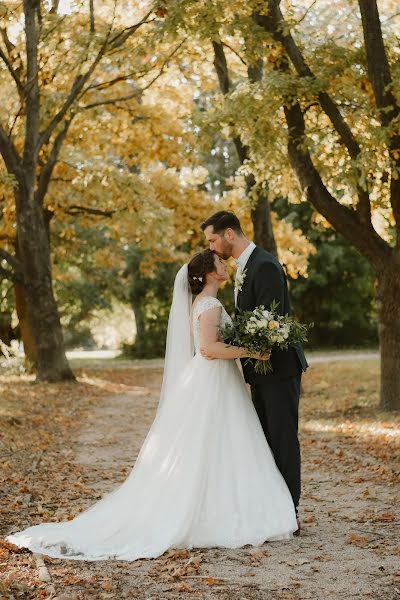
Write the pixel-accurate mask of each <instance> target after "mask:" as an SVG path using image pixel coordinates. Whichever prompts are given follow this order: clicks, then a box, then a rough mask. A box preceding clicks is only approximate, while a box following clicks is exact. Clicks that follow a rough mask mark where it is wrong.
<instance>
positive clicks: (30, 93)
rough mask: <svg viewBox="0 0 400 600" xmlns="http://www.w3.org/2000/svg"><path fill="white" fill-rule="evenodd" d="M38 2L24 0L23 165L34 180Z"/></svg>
mask: <svg viewBox="0 0 400 600" xmlns="http://www.w3.org/2000/svg"><path fill="white" fill-rule="evenodd" d="M37 9H38V3H37V2H36V1H35V0H24V15H25V38H26V42H25V43H26V82H27V83H26V90H25V106H26V124H25V144H24V152H23V158H22V162H23V167H24V171H25V177H26V178H27V179H28V180H29V181H32V182H33V181H34V178H35V172H36V164H37V156H38V145H37V141H38V135H39V81H38V60H37V46H38V40H37V33H36V13H37Z"/></svg>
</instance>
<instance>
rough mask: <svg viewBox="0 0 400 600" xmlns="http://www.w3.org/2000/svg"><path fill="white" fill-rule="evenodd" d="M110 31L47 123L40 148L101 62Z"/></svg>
mask: <svg viewBox="0 0 400 600" xmlns="http://www.w3.org/2000/svg"><path fill="white" fill-rule="evenodd" d="M110 33H111V30H110V29H109V31H108V33H107V35H106V37H105V38H104V40H103V43H102V45H101V47H100V49H99V51H98V53H97V55H96V57H95V58H94V59H93V62H92V64H91V65H90V67H89V68H88V69H87V71H86V73H83V74H82V73H80V74H79V75H77V77H76V78H75V80H74V82H73V84H72V86H71V89H70V92H69V94H68V96H67V99H66V100H65V102H64V104H63V106H62V107H61V109H60V110H59V111H58V113H56V114H55V115H54V117H53V118H52V119H51V121H50V123H49V124H48V125H47V127H46V129H45V130H44V131H42V132H41V133H40V135H39V141H38V149H40V148H41V147H42V146H43V145H44V144H47V143H48V141H49V139H50V137H51V135H52V133H53V131H54V129H55V128H56V127H57V125H58V124H59V123H60V122H61V121H62V120H63V118H64V117H65V115H66V114H67V112H68V110H69V109H70V108H71V106H72V104H73V103H74V102H75V100H76V99H77V97H78V95H79V94H80V92H81V91H82V89H83V87H84V85H85V83H86V82H87V81H88V79H89V77H90V76H91V75H92V73H93V72H94V71H95V69H96V67H97V65H98V64H99V62H100V61H101V59H102V58H103V56H104V54H105V51H106V48H107V44H108V41H109V36H110Z"/></svg>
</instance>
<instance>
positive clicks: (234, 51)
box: [221, 42, 247, 67]
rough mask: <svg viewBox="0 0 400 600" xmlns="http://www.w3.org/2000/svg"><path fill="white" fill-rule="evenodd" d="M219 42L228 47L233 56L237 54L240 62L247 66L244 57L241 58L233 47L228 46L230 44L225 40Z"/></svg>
mask: <svg viewBox="0 0 400 600" xmlns="http://www.w3.org/2000/svg"><path fill="white" fill-rule="evenodd" d="M221 44H222V45H223V46H225V48H228V50H230V51H231V52H233V54H234V55H235V56H237V57H238V59H239V60H240V62H242V63H243V64H244V66H245V67H247V62H246V61H245V60H244V58H242V57H241V56H240V54H239V52H237V51H236V50H235V48H232V46H230V45H229V44H227V43H226V42H221Z"/></svg>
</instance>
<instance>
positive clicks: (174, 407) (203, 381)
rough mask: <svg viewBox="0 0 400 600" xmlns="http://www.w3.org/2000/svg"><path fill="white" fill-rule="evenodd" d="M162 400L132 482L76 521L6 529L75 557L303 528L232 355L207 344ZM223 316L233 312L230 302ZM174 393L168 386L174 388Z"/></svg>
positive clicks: (230, 541)
mask: <svg viewBox="0 0 400 600" xmlns="http://www.w3.org/2000/svg"><path fill="white" fill-rule="evenodd" d="M217 305H218V306H221V304H220V303H219V301H218V300H217V299H215V298H211V297H207V298H204V299H202V300H199V301H198V304H197V306H196V308H195V311H194V315H193V321H194V325H193V327H194V339H195V346H196V350H197V352H196V354H195V356H194V357H193V358H192V359H191V360H190V361H189V363H188V364H187V365H186V367H185V368H184V370H183V371H182V372H181V374H180V377H179V378H178V379H177V380H176V381H175V382H174V385H173V386H172V389H173V393H174V396H173V401H172V402H170V401H169V399H168V398H166V399H165V400H164V401H163V402H162V403H161V405H160V408H159V410H158V412H157V415H156V418H155V420H154V423H153V425H152V427H151V429H150V431H149V433H148V435H147V437H146V440H145V442H144V444H143V446H142V449H141V451H140V454H139V456H138V458H137V461H136V464H135V466H134V468H133V469H132V471H131V473H130V475H129V476H128V478H127V479H126V480H125V482H124V483H123V484H122V485H121V486H120V487H118V488H117V489H116V490H114V491H113V492H111V493H110V494H108V495H107V496H105V497H104V498H103V499H102V500H100V501H99V502H97V503H96V504H95V505H93V506H92V507H91V508H89V509H88V510H86V511H85V512H83V513H81V514H80V515H78V516H77V517H76V518H75V519H73V520H72V521H67V522H63V523H43V524H41V525H36V526H33V527H29V528H28V529H25V530H24V531H21V532H18V533H15V534H13V535H10V536H8V538H7V539H8V541H10V542H12V543H14V544H16V545H17V546H21V547H27V548H29V549H30V550H32V551H33V552H38V553H43V554H46V555H48V556H52V557H57V558H64V559H74V560H104V559H110V558H115V559H121V560H129V561H133V560H135V559H139V558H147V557H157V556H160V555H161V554H163V553H164V552H165V551H166V550H168V549H169V548H193V547H197V548H200V547H213V546H221V547H226V548H236V547H239V546H243V545H245V544H253V545H255V546H256V545H260V544H262V543H263V542H264V541H266V540H277V539H286V538H290V537H291V534H292V533H293V532H294V531H295V530H296V529H297V523H296V516H295V511H294V506H293V502H292V498H291V496H290V493H289V491H288V488H287V486H286V484H285V482H284V480H283V477H282V476H281V474H280V472H279V471H278V469H277V467H276V465H275V462H274V459H273V457H272V454H271V451H270V449H269V446H268V444H267V442H266V440H265V437H264V433H263V431H262V428H261V425H260V422H259V420H258V417H257V414H256V412H255V409H254V407H253V404H252V401H251V398H250V395H249V392H248V390H247V387H246V384H245V383H244V380H243V377H242V375H241V373H240V371H239V369H238V367H237V365H236V363H235V361H233V360H212V361H209V360H206V359H204V358H203V357H202V356H201V354H200V353H199V352H198V350H199V324H198V316H199V315H200V314H201V312H202V311H204V310H207V309H208V308H212V307H214V306H217ZM221 318H222V320H225V319H229V317H228V315H227V314H226V312H225V311H224V309H223V310H222V317H221ZM170 393H171V392H168V394H170Z"/></svg>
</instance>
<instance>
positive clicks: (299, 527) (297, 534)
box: [293, 517, 301, 537]
mask: <svg viewBox="0 0 400 600" xmlns="http://www.w3.org/2000/svg"><path fill="white" fill-rule="evenodd" d="M300 531H301V523H300V519H299V517H297V529H296V531H294V532H293V535H295V536H296V537H298V536H299V535H300Z"/></svg>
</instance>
